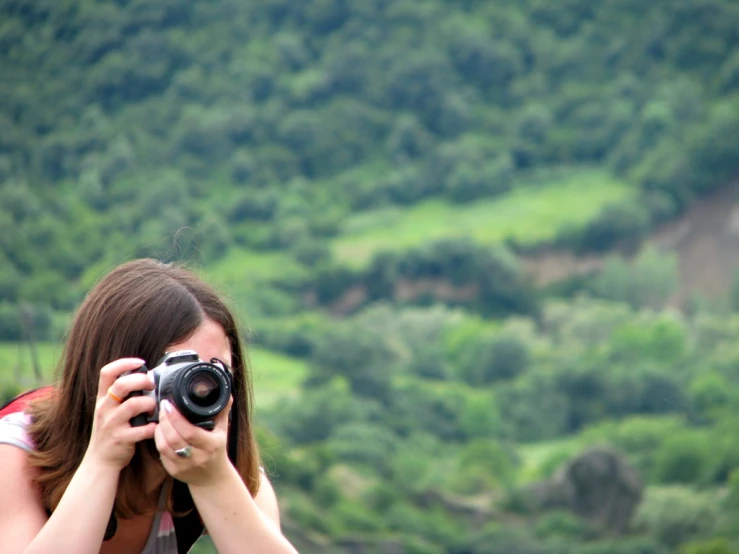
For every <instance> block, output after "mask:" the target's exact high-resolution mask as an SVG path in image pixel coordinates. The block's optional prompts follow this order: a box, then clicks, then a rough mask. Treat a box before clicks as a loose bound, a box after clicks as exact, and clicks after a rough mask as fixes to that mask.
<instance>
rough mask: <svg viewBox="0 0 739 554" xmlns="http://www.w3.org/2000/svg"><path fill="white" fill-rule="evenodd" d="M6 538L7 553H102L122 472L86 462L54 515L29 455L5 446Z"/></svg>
mask: <svg viewBox="0 0 739 554" xmlns="http://www.w3.org/2000/svg"><path fill="white" fill-rule="evenodd" d="M0 460H2V462H0V537H2V541H1V542H2V552H3V553H7V554H20V553H24V554H32V553H34V554H35V553H39V554H41V553H43V554H47V553H48V552H54V553H55V554H63V553H67V552H68V553H70V554H72V553H74V554H77V553H80V554H85V553H88V552H89V553H90V554H96V553H97V552H100V545H101V544H102V542H103V535H104V534H105V527H106V526H107V524H108V519H109V518H110V511H111V508H112V506H113V499H114V498H115V492H116V487H117V484H118V475H119V472H118V471H115V470H113V471H111V470H109V469H108V470H106V469H105V468H103V467H101V466H96V465H95V464H93V463H84V462H83V463H82V464H81V465H80V467H79V469H78V470H77V472H76V473H75V475H74V477H73V478H72V481H71V482H70V484H69V487H68V488H67V491H66V492H65V493H64V496H63V497H62V500H61V502H60V503H59V506H58V507H57V509H56V510H55V511H54V513H53V514H52V516H51V517H50V518H48V520H47V516H46V512H45V510H44V508H43V503H42V501H41V490H40V488H39V487H38V485H36V484H34V483H33V477H34V473H35V470H34V469H32V468H30V467H29V465H28V454H27V453H26V452H25V451H23V450H21V449H20V448H18V447H16V446H7V445H3V446H0Z"/></svg>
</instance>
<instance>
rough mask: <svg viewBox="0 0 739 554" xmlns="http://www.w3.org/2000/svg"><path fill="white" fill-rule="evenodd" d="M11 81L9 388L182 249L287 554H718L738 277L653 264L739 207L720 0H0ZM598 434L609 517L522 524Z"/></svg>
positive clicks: (6, 237)
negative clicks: (80, 312) (236, 393)
mask: <svg viewBox="0 0 739 554" xmlns="http://www.w3.org/2000/svg"><path fill="white" fill-rule="evenodd" d="M0 75H1V77H0V341H2V344H0V363H2V364H3V366H2V367H1V368H0V400H2V399H4V398H5V397H9V396H10V395H12V394H13V393H15V392H17V391H18V390H21V389H23V388H25V387H27V386H31V385H32V384H33V382H35V381H34V378H33V370H32V368H33V363H34V359H37V360H38V363H39V364H40V365H41V366H42V367H41V368H40V371H41V372H42V374H43V375H44V379H48V378H50V375H51V369H52V368H53V365H54V362H55V356H56V353H57V352H58V345H59V340H60V338H61V337H62V336H63V332H64V329H65V328H66V325H67V323H68V321H69V316H70V314H71V312H72V310H73V309H74V308H75V307H76V306H77V305H78V303H79V302H80V300H81V299H82V297H83V295H84V294H85V292H86V291H87V290H88V289H89V287H90V286H91V285H92V284H93V283H94V282H95V280H96V279H97V278H98V277H99V276H100V275H102V274H103V273H104V272H105V271H107V270H108V269H110V268H112V267H113V266H114V265H116V264H118V263H120V262H122V261H124V260H128V259H131V258H134V257H139V256H154V257H158V258H160V259H164V260H174V261H184V262H187V263H188V264H190V265H191V266H192V267H194V268H196V269H197V270H198V271H200V272H202V274H203V275H204V276H206V277H207V278H208V279H209V280H211V281H212V282H214V283H215V284H216V285H217V286H218V287H219V288H220V289H221V290H223V291H224V292H225V293H226V294H227V295H228V296H229V297H230V299H231V302H232V304H233V305H234V307H235V309H236V311H237V312H238V314H239V316H240V318H241V320H242V322H243V324H244V327H245V332H246V333H248V338H249V341H250V344H251V345H252V348H253V354H252V365H253V371H254V377H255V383H256V388H257V391H256V392H257V401H258V406H257V408H258V409H257V417H258V419H259V422H260V426H261V427H260V428H261V433H262V434H261V441H262V444H263V447H264V450H265V460H266V462H267V466H268V467H269V468H270V471H271V472H272V475H273V480H274V482H275V486H276V488H277V489H278V492H279V495H280V498H281V502H282V506H283V513H284V520H285V528H286V532H287V533H288V534H289V535H290V537H291V538H292V539H293V540H294V541H295V542H296V544H299V545H300V550H301V552H304V553H311V552H322V553H329V554H330V553H333V552H336V553H357V554H360V553H369V552H384V553H394V552H403V553H405V552H408V553H424V554H431V553H434V554H442V553H449V554H451V553H458V554H498V553H504V552H505V553H519V554H560V553H562V554H564V553H565V552H567V553H576V554H627V553H628V554H632V553H634V554H636V553H641V554H664V553H668V552H679V553H680V554H726V553H734V552H739V542H737V541H738V540H739V536H738V535H737V533H736V531H735V530H734V526H733V525H732V521H734V520H733V519H732V518H735V517H736V516H737V514H738V511H739V503H737V494H739V492H738V491H739V488H737V487H738V486H739V477H737V476H739V473H737V472H735V471H734V470H735V468H737V467H738V466H739V453H738V451H737V449H736V447H735V446H734V444H733V441H732V436H733V435H732V432H733V423H734V422H735V416H734V409H735V408H736V407H737V399H739V373H737V369H736V368H737V361H738V359H737V356H738V355H739V351H738V350H737V349H736V347H735V343H736V342H737V341H736V339H737V338H739V336H738V334H739V327H738V326H737V325H739V324H738V323H737V316H736V315H735V312H736V310H737V309H739V280H738V279H735V278H734V277H733V271H734V268H733V267H731V264H730V263H729V262H725V263H722V264H721V266H720V267H718V266H716V267H714V266H712V265H707V266H706V265H705V264H703V263H701V262H695V261H694V258H690V257H686V256H684V255H683V252H681V251H680V250H679V249H678V250H671V249H669V248H668V249H664V248H659V247H655V244H656V245H657V246H659V244H657V243H658V242H659V240H657V239H659V237H660V235H659V233H660V232H662V230H663V229H664V228H665V226H667V227H669V226H670V225H676V223H675V222H679V221H683V220H685V218H690V217H691V214H692V213H694V212H693V211H694V210H695V209H696V206H701V205H702V204H701V202H706V201H711V200H710V199H713V200H712V201H713V202H714V204H716V203H717V202H718V203H719V204H721V205H723V206H726V207H727V209H728V207H729V206H731V205H733V204H732V203H733V201H734V196H733V195H734V194H735V191H734V187H733V181H734V179H735V177H736V174H737V171H738V170H739V4H737V3H736V2H734V1H732V0H654V1H652V2H640V1H636V0H595V1H594V0H560V1H557V2H552V1H549V0H515V1H514V0H497V1H494V2H492V1H482V0H457V1H450V0H413V1H411V0H394V1H389V0H305V1H300V2H297V1H290V0H253V1H250V2H239V1H236V0H161V1H159V2H155V3H152V2H144V1H143V0H115V1H113V0H99V1H93V0H79V1H77V2H71V1H66V0H32V1H31V0H5V1H3V2H0ZM717 194H718V195H723V196H716V195H717ZM716 198H718V199H719V200H718V201H717V200H716ZM704 211H705V210H704ZM722 213H723V212H722ZM713 215H715V214H714V212H710V211H709V212H708V214H707V215H706V214H703V216H702V217H703V220H704V221H709V220H711V218H712V217H713ZM724 217H729V216H728V215H726V214H724V215H722V218H724ZM681 218H682V219H681ZM714 219H715V218H714ZM717 221H718V220H717ZM721 222H722V223H721V225H722V226H723V227H722V229H723V228H724V227H726V228H728V227H727V225H724V223H723V222H724V219H721ZM729 227H730V226H729ZM722 232H723V231H722ZM734 238H735V237H733V235H730V236H728V238H727V244H728V245H729V246H727V247H726V248H727V249H730V245H731V244H734V242H735V241H734V242H732V241H733V239H734ZM709 241H710V237H709ZM663 242H664V241H663ZM714 242H716V243H717V244H718V242H719V241H714ZM660 244H661V243H660ZM722 244H723V243H722ZM696 248H698V249H701V248H702V249H703V250H705V248H704V247H703V246H701V244H698V246H697V247H696ZM722 248H723V246H722ZM723 252H724V251H723V250H720V249H719V250H718V251H717V253H716V256H717V258H718V259H722V258H725V259H726V260H729V261H730V260H733V259H734V258H732V257H728V256H723ZM552 259H554V260H556V261H558V263H559V265H558V266H557V268H556V271H554V270H552V269H551V268H550V267H549V265H548V264H549V262H550V261H551V260H552ZM696 259H697V258H696ZM563 260H565V261H566V260H569V261H568V262H567V263H565V262H564V261H563ZM686 266H687V270H692V271H694V272H699V273H701V274H703V273H705V274H710V273H712V272H713V273H722V275H724V278H723V280H719V281H718V282H719V285H713V289H712V294H711V295H705V296H701V295H700V294H690V293H691V292H692V291H687V292H686V291H683V290H681V286H683V285H684V284H685V282H686V279H685V271H686ZM553 275H554V277H552V276H553ZM678 293H679V294H678ZM676 298H679V302H677V301H676V300H675V299H676ZM675 308H679V310H676V309H675ZM29 341H32V342H31V343H29ZM33 341H35V342H33ZM36 343H37V344H36ZM32 344H36V348H37V349H38V352H35V356H34V355H32V354H34V350H32ZM603 444H607V445H610V447H612V448H615V449H616V451H617V452H619V453H621V454H622V455H623V456H624V458H623V459H625V460H628V463H629V464H630V467H632V468H634V470H635V471H636V472H637V473H638V475H639V479H640V482H642V483H643V485H644V486H645V487H646V488H645V490H644V491H642V494H641V495H640V496H639V498H638V502H637V503H636V504H635V505H634V506H632V507H633V508H634V513H633V514H631V512H630V511H629V510H626V512H625V513H627V512H628V514H630V515H631V516H633V517H629V518H628V525H627V526H626V527H625V528H621V527H619V528H618V530H617V531H614V529H612V528H608V526H606V527H603V525H601V524H602V522H601V523H598V522H595V521H593V519H592V518H589V517H587V514H585V515H583V513H577V510H573V509H570V508H571V506H564V505H559V507H557V508H552V507H551V506H550V507H543V506H539V507H538V508H537V507H533V506H532V505H531V503H530V498H528V496H527V495H529V493H530V491H531V490H532V489H531V488H530V487H531V486H532V485H535V484H541V483H542V482H544V480H546V479H549V478H550V477H552V476H553V475H560V474H558V473H557V470H558V469H559V470H562V469H563V468H566V467H569V466H567V465H566V464H567V462H568V461H571V460H572V459H573V457H575V456H577V455H579V454H581V453H583V452H587V449H588V448H590V447H594V446H599V445H603ZM537 490H539V489H537ZM563 506H564V507H563ZM201 548H202V551H203V552H206V551H210V550H209V549H210V547H209V546H208V545H207V544H203V545H201Z"/></svg>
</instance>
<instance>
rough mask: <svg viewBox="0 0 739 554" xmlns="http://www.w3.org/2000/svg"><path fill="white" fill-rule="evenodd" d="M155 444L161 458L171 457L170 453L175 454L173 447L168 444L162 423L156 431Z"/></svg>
mask: <svg viewBox="0 0 739 554" xmlns="http://www.w3.org/2000/svg"><path fill="white" fill-rule="evenodd" d="M154 444H155V445H156V447H157V450H158V451H159V454H160V455H161V456H169V454H170V452H173V448H172V446H171V445H170V444H169V442H167V438H166V437H165V436H164V426H163V425H162V423H161V421H160V422H159V425H157V426H156V429H154Z"/></svg>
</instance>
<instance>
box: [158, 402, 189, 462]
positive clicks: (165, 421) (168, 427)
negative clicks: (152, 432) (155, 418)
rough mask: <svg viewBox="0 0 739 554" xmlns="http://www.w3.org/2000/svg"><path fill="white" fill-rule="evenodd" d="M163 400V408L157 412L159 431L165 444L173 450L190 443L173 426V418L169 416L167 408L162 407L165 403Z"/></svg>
mask: <svg viewBox="0 0 739 554" xmlns="http://www.w3.org/2000/svg"><path fill="white" fill-rule="evenodd" d="M165 402H166V400H165V401H164V402H162V404H163V406H162V408H163V409H162V410H161V411H160V414H159V432H160V433H161V435H162V437H163V438H164V440H165V442H166V444H168V445H169V446H170V447H171V448H172V449H173V450H177V449H178V448H184V447H185V446H187V445H188V444H190V442H189V441H188V440H187V439H186V438H185V437H184V436H183V435H182V434H181V433H180V432H179V430H178V429H177V428H176V427H175V425H174V423H173V421H172V419H173V418H172V417H171V415H172V413H171V412H167V410H166V409H164V405H166V404H165ZM173 412H174V410H173ZM178 415H179V414H178ZM180 417H181V416H180ZM182 419H184V418H182ZM188 425H189V423H188Z"/></svg>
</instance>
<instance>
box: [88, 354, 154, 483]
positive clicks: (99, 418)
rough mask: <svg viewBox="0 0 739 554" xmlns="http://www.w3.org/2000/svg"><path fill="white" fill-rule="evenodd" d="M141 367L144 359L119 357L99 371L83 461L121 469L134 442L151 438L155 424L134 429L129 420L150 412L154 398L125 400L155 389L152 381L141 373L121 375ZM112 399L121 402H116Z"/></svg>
mask: <svg viewBox="0 0 739 554" xmlns="http://www.w3.org/2000/svg"><path fill="white" fill-rule="evenodd" d="M143 364H144V362H143V360H140V359H138V358H121V359H119V360H115V361H113V362H111V363H109V364H107V365H105V366H104V367H103V368H102V369H101V370H100V379H99V381H98V394H97V401H96V403H95V414H94V419H93V424H92V435H91V436H90V443H89V445H88V447H87V453H86V454H85V458H88V459H90V458H91V459H94V460H95V461H97V462H98V463H100V464H102V465H103V466H106V467H111V468H114V469H117V470H121V469H123V468H124V467H125V466H126V465H127V464H128V463H129V462H130V461H131V458H132V457H133V454H134V452H135V450H136V443H137V442H140V441H142V440H145V439H151V438H153V437H154V429H155V428H156V423H153V422H152V423H147V424H146V425H144V426H141V427H133V426H131V423H130V419H131V418H132V417H134V416H136V415H138V414H142V413H147V412H148V413H151V412H153V411H154V408H155V407H156V403H155V401H154V399H153V398H148V397H145V396H132V397H130V398H128V395H129V394H131V393H132V392H135V391H140V390H153V389H154V382H153V381H152V380H151V378H150V377H149V376H147V375H146V374H144V373H131V374H129V375H123V374H124V373H126V372H127V371H132V370H134V369H138V368H139V367H141V366H142V365H143ZM115 397H118V398H119V399H123V401H122V402H119V401H118V400H117V399H116V398H115Z"/></svg>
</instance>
